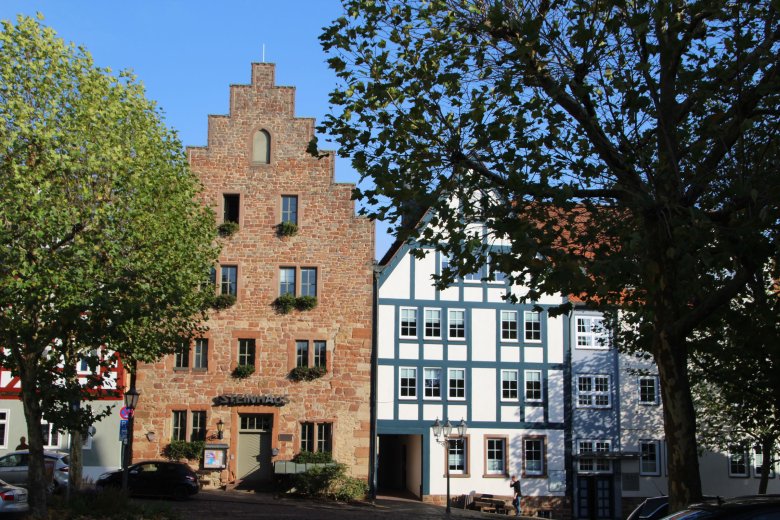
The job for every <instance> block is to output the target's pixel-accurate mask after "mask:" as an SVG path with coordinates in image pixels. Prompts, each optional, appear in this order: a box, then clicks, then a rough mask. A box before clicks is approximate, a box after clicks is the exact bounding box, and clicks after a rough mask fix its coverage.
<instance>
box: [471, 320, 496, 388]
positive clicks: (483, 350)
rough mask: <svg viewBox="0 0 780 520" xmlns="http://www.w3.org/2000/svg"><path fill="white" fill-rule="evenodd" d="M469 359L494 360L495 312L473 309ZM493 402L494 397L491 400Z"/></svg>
mask: <svg viewBox="0 0 780 520" xmlns="http://www.w3.org/2000/svg"><path fill="white" fill-rule="evenodd" d="M471 324H472V327H471V336H470V338H471V359H473V360H474V361H495V360H496V311H495V310H494V309H474V310H473V311H472V313H471ZM492 399H493V400H495V396H493V398H492Z"/></svg>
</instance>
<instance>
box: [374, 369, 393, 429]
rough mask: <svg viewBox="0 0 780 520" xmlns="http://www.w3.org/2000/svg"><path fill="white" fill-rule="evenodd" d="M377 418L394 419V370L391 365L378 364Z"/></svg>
mask: <svg viewBox="0 0 780 520" xmlns="http://www.w3.org/2000/svg"><path fill="white" fill-rule="evenodd" d="M377 380H378V383H379V384H377V388H376V398H377V410H376V413H377V418H378V419H394V418H395V417H394V416H393V415H394V409H393V408H394V404H395V371H394V369H393V367H392V366H387V365H379V367H378V371H377Z"/></svg>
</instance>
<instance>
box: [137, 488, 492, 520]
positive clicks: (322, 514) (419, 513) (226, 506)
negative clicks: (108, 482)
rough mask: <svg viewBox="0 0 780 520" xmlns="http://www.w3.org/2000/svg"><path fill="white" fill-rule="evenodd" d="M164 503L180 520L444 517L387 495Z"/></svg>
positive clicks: (207, 494) (204, 496)
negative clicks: (347, 500)
mask: <svg viewBox="0 0 780 520" xmlns="http://www.w3.org/2000/svg"><path fill="white" fill-rule="evenodd" d="M139 502H145V503H146V502H148V503H150V504H152V505H153V504H155V503H156V504H158V505H159V504H160V501H159V500H148V501H147V500H139ZM166 504H167V505H169V506H170V508H171V509H172V510H174V511H178V512H179V513H180V514H181V517H182V519H183V520H218V519H221V518H230V519H231V520H232V519H239V520H244V519H250V518H251V519H254V518H274V519H278V520H285V519H292V518H308V519H317V520H319V519H322V520H336V519H364V518H365V519H369V520H405V519H415V520H439V519H445V518H447V515H446V513H445V510H444V508H443V507H437V506H433V505H430V504H423V503H421V502H418V501H413V500H405V499H396V498H388V497H380V498H379V499H377V501H376V502H375V503H373V504H369V503H366V504H342V503H337V502H329V501H317V500H306V499H297V498H275V497H274V496H273V495H272V494H270V493H254V492H245V491H201V492H200V493H198V494H197V495H196V496H195V497H193V498H192V499H190V500H186V501H182V502H174V501H170V502H166ZM451 518H462V519H468V518H472V519H476V518H481V519H482V520H486V519H488V520H489V519H490V518H496V515H491V514H486V513H479V512H476V511H464V510H462V509H453V510H452V516H451ZM499 518H507V517H505V516H503V517H499Z"/></svg>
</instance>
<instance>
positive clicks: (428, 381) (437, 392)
mask: <svg viewBox="0 0 780 520" xmlns="http://www.w3.org/2000/svg"><path fill="white" fill-rule="evenodd" d="M423 386H424V390H423V392H424V394H423V395H424V397H427V398H434V399H439V398H441V368H424V369H423Z"/></svg>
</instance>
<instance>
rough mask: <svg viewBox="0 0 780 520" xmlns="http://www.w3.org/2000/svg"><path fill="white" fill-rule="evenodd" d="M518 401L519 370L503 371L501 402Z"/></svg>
mask: <svg viewBox="0 0 780 520" xmlns="http://www.w3.org/2000/svg"><path fill="white" fill-rule="evenodd" d="M516 399H517V370H502V371H501V400H502V401H509V400H516Z"/></svg>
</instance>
